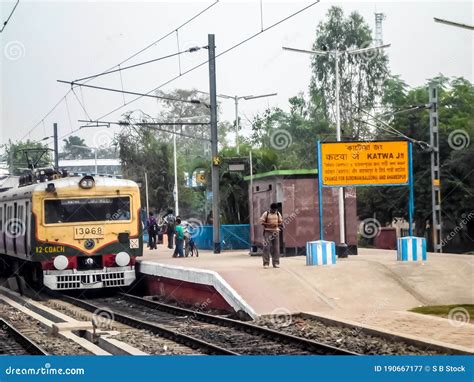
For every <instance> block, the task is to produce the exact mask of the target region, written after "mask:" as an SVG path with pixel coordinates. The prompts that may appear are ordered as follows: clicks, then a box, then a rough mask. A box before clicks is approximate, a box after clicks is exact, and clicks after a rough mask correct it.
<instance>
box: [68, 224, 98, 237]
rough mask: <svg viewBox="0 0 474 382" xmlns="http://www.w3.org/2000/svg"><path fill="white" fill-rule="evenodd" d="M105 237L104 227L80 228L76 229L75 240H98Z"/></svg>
mask: <svg viewBox="0 0 474 382" xmlns="http://www.w3.org/2000/svg"><path fill="white" fill-rule="evenodd" d="M102 237H104V227H103V226H79V227H74V238H75V239H98V238H102Z"/></svg>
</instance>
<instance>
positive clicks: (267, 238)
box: [260, 203, 283, 268]
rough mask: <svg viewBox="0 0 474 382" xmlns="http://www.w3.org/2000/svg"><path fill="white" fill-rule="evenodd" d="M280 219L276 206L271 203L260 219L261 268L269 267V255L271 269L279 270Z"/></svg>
mask: <svg viewBox="0 0 474 382" xmlns="http://www.w3.org/2000/svg"><path fill="white" fill-rule="evenodd" d="M282 221H283V219H282V217H281V214H280V212H278V204H277V203H272V204H271V205H270V210H268V211H265V212H264V213H263V214H262V216H261V217H260V223H262V225H263V256H262V257H263V267H264V268H268V267H269V265H270V254H271V256H272V264H273V268H280V227H281V225H282Z"/></svg>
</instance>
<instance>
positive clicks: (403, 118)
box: [357, 75, 474, 251]
mask: <svg viewBox="0 0 474 382" xmlns="http://www.w3.org/2000/svg"><path fill="white" fill-rule="evenodd" d="M432 81H435V82H436V83H437V84H438V96H439V109H438V112H439V144H440V167H441V197H442V211H443V214H442V219H443V230H444V233H445V235H447V233H449V232H450V231H451V230H452V229H453V228H454V227H456V226H457V225H459V224H460V222H461V221H462V220H463V219H464V218H465V217H466V216H469V214H470V213H471V212H472V211H473V210H474V198H473V197H472V195H474V176H473V170H472V165H471V164H472V163H473V162H474V146H473V145H472V142H473V141H474V106H473V105H474V86H473V85H472V84H471V83H469V81H466V80H465V79H462V78H454V79H451V80H450V79H448V78H446V77H444V76H442V75H440V76H438V77H436V78H434V79H433V80H432ZM384 99H385V100H386V101H385V102H386V104H387V110H389V111H390V112H397V111H398V113H396V114H394V115H393V118H392V120H391V121H390V125H391V126H393V127H394V128H395V129H396V130H398V131H400V132H401V133H403V134H404V135H407V136H408V137H410V138H412V139H414V140H416V141H423V142H429V112H428V110H424V111H412V112H400V111H402V110H406V109H409V108H411V107H412V106H414V105H420V104H421V105H423V104H427V103H428V85H425V86H421V87H418V88H414V89H407V88H406V86H405V85H404V83H403V81H401V80H400V79H399V78H392V79H391V80H390V86H389V87H387V88H386V94H385V95H384ZM375 138H377V139H393V138H394V137H393V135H391V134H388V133H387V132H386V131H382V130H378V131H377V132H376V134H375ZM413 172H414V182H415V183H414V185H415V216H414V219H415V223H416V234H417V235H418V236H428V235H429V234H430V232H429V230H426V228H427V222H428V223H429V222H431V218H432V216H431V214H432V208H431V207H432V206H431V174H430V153H429V151H427V150H426V147H423V146H420V145H417V144H415V145H414V150H413ZM357 204H358V215H359V218H360V219H365V218H368V217H372V216H373V214H374V213H375V214H376V217H377V219H378V220H379V221H380V222H381V223H382V224H384V223H386V222H391V221H392V219H393V218H394V217H404V218H405V219H407V218H408V216H407V205H408V190H407V189H406V187H376V188H372V187H371V188H367V189H363V188H361V189H359V190H358V193H357ZM467 220H468V221H467V224H466V226H465V227H463V229H462V230H461V231H460V233H459V237H458V238H456V240H457V241H456V243H455V242H454V241H453V242H449V243H448V246H447V247H446V248H444V250H445V251H460V250H469V249H470V250H472V249H474V246H473V240H472V237H474V219H467Z"/></svg>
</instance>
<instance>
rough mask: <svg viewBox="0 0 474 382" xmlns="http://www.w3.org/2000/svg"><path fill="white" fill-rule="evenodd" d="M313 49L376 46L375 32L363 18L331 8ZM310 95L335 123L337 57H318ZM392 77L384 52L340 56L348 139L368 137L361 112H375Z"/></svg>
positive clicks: (343, 124) (344, 129)
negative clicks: (363, 110) (347, 14)
mask: <svg viewBox="0 0 474 382" xmlns="http://www.w3.org/2000/svg"><path fill="white" fill-rule="evenodd" d="M316 36H317V37H316V41H315V42H314V44H313V49H317V50H323V51H327V52H330V51H333V50H339V51H344V50H349V49H355V48H367V47H370V46H372V43H373V40H372V31H371V29H370V27H369V26H368V24H367V23H366V22H365V20H364V19H363V17H362V16H361V15H360V14H359V13H357V12H352V13H351V14H350V15H349V16H348V17H345V16H344V12H343V10H342V8H339V7H334V6H333V7H331V8H330V9H329V11H328V13H327V20H326V21H324V22H321V23H320V24H319V25H318V27H317V29H316ZM312 68H313V75H312V78H311V84H310V92H311V95H312V98H313V100H315V101H317V103H316V104H315V105H317V106H318V107H319V108H321V109H322V112H323V113H324V115H325V116H326V117H327V118H328V119H330V120H332V121H333V122H334V121H335V119H336V118H335V115H336V109H335V105H336V101H335V94H336V92H335V86H336V80H335V58H334V54H328V55H315V56H314V58H313V60H312ZM387 75H388V57H387V56H386V55H385V54H384V52H383V51H382V50H375V51H371V52H366V53H361V54H347V53H342V54H340V56H339V78H340V91H339V94H340V96H339V99H340V113H341V130H342V133H343V135H344V137H346V138H348V139H354V140H357V139H361V138H365V137H367V135H368V134H369V129H368V128H367V125H365V124H363V123H360V122H358V121H357V119H356V118H354V117H355V116H356V115H358V114H359V113H360V110H361V109H366V110H372V109H373V107H374V105H375V102H376V100H377V98H378V97H380V96H381V94H382V93H381V84H382V83H383V81H384V80H385V78H386V77H387Z"/></svg>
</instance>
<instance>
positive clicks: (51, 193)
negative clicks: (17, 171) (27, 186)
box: [31, 177, 143, 290]
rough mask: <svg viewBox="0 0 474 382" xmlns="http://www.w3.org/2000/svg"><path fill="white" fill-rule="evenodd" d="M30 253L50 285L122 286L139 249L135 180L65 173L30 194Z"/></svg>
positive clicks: (132, 277) (129, 277) (130, 279)
mask: <svg viewBox="0 0 474 382" xmlns="http://www.w3.org/2000/svg"><path fill="white" fill-rule="evenodd" d="M32 212H33V227H32V228H33V229H34V232H35V239H34V241H33V243H32V244H33V245H32V249H31V250H32V256H33V257H34V260H35V261H36V262H40V263H41V269H42V278H43V284H44V285H45V286H47V287H48V288H50V289H52V290H69V289H97V288H108V287H126V286H128V285H130V284H132V283H133V281H134V280H135V278H136V275H135V260H136V257H137V256H141V255H142V253H143V240H142V236H141V223H140V195H139V190H138V187H137V185H136V184H135V183H133V182H131V181H126V180H121V179H120V180H119V179H110V178H103V179H102V178H98V179H97V181H96V180H94V178H92V177H85V178H82V179H81V180H80V181H79V179H78V178H69V181H68V182H65V181H62V182H58V183H56V184H54V183H51V184H49V185H47V186H45V187H44V189H43V190H39V191H35V192H34V193H33V203H32Z"/></svg>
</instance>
